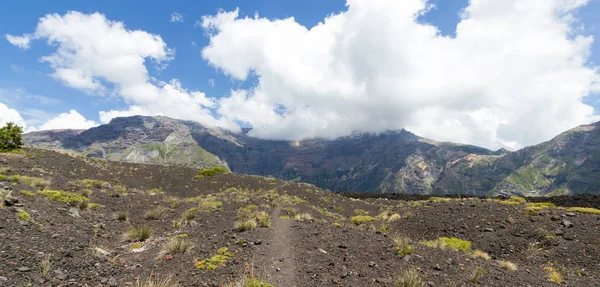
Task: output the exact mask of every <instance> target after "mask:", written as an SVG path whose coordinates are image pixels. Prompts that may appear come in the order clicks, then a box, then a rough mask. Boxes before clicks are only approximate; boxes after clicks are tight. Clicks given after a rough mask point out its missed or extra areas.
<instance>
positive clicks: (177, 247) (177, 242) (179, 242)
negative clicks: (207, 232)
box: [161, 237, 194, 254]
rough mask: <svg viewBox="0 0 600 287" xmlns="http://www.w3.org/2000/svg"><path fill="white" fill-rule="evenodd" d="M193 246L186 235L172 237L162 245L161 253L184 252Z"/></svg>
mask: <svg viewBox="0 0 600 287" xmlns="http://www.w3.org/2000/svg"><path fill="white" fill-rule="evenodd" d="M193 248H194V244H193V243H192V242H191V241H190V240H189V239H188V238H187V237H174V238H171V239H169V240H168V241H167V242H166V243H165V244H164V245H163V246H162V252H161V253H162V254H186V253H188V252H190V251H191V250H192V249H193Z"/></svg>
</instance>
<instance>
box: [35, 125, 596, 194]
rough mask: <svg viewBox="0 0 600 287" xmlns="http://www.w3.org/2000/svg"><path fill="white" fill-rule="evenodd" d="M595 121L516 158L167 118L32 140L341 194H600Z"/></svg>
mask: <svg viewBox="0 0 600 287" xmlns="http://www.w3.org/2000/svg"><path fill="white" fill-rule="evenodd" d="M596 127H597V124H592V125H587V126H581V127H578V128H575V129H572V130H570V131H567V132H565V133H563V134H561V135H559V136H557V137H556V138H554V139H552V140H551V141H548V142H545V143H542V144H540V145H536V146H532V147H528V148H525V149H522V150H519V151H516V152H508V151H506V150H500V151H496V152H492V151H490V150H487V149H484V148H480V147H475V146H469V145H460V144H453V143H440V142H436V141H433V140H428V139H424V138H420V137H418V136H416V135H414V134H412V133H410V132H408V131H405V130H402V131H394V132H386V133H380V134H355V135H353V136H349V137H342V138H339V139H336V140H321V139H312V140H304V141H294V142H289V141H273V140H263V139H258V138H252V137H249V136H247V135H245V134H244V133H240V134H233V133H230V132H227V131H223V130H219V129H209V128H206V127H204V126H202V125H200V124H198V123H195V122H189V121H180V120H174V119H169V118H165V117H142V116H135V117H128V118H117V119H114V120H113V121H112V122H111V123H109V124H107V125H102V126H99V127H96V128H92V129H89V130H86V131H83V132H82V131H60V132H36V133H30V134H27V135H25V141H26V144H28V145H32V146H37V147H44V148H51V149H59V150H64V151H71V152H77V153H81V154H85V155H87V156H90V157H101V158H105V159H109V160H116V161H128V162H137V163H153V164H168V165H183V166H191V167H195V168H207V167H214V166H225V167H228V168H229V169H231V170H232V171H234V172H238V173H245V174H258V175H263V176H273V177H278V178H282V179H287V180H298V181H303V182H308V183H312V184H315V185H317V186H319V187H321V188H326V189H331V190H339V191H361V192H386V193H411V194H440V195H442V194H464V195H510V194H520V195H528V196H545V195H559V194H581V193H599V192H600V139H599V136H598V134H599V131H598V129H597V128H596Z"/></svg>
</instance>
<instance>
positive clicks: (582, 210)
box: [567, 207, 600, 215]
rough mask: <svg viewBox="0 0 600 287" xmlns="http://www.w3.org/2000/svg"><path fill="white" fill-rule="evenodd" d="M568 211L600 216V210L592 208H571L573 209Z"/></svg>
mask: <svg viewBox="0 0 600 287" xmlns="http://www.w3.org/2000/svg"><path fill="white" fill-rule="evenodd" d="M567 211H568V212H579V213H587V214H596V215H600V209H596V208H591V207H571V208H568V209H567Z"/></svg>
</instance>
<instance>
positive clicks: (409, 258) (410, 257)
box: [402, 255, 412, 262]
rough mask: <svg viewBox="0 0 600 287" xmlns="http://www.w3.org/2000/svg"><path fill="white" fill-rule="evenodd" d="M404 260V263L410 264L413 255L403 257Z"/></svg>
mask: <svg viewBox="0 0 600 287" xmlns="http://www.w3.org/2000/svg"><path fill="white" fill-rule="evenodd" d="M402 259H403V260H404V261H406V262H408V261H410V260H411V259H412V256H411V255H406V256H404V257H402Z"/></svg>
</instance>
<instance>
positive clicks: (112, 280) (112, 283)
mask: <svg viewBox="0 0 600 287" xmlns="http://www.w3.org/2000/svg"><path fill="white" fill-rule="evenodd" d="M118 285H119V282H117V279H116V278H115V277H110V278H109V279H108V286H111V287H116V286H118Z"/></svg>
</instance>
